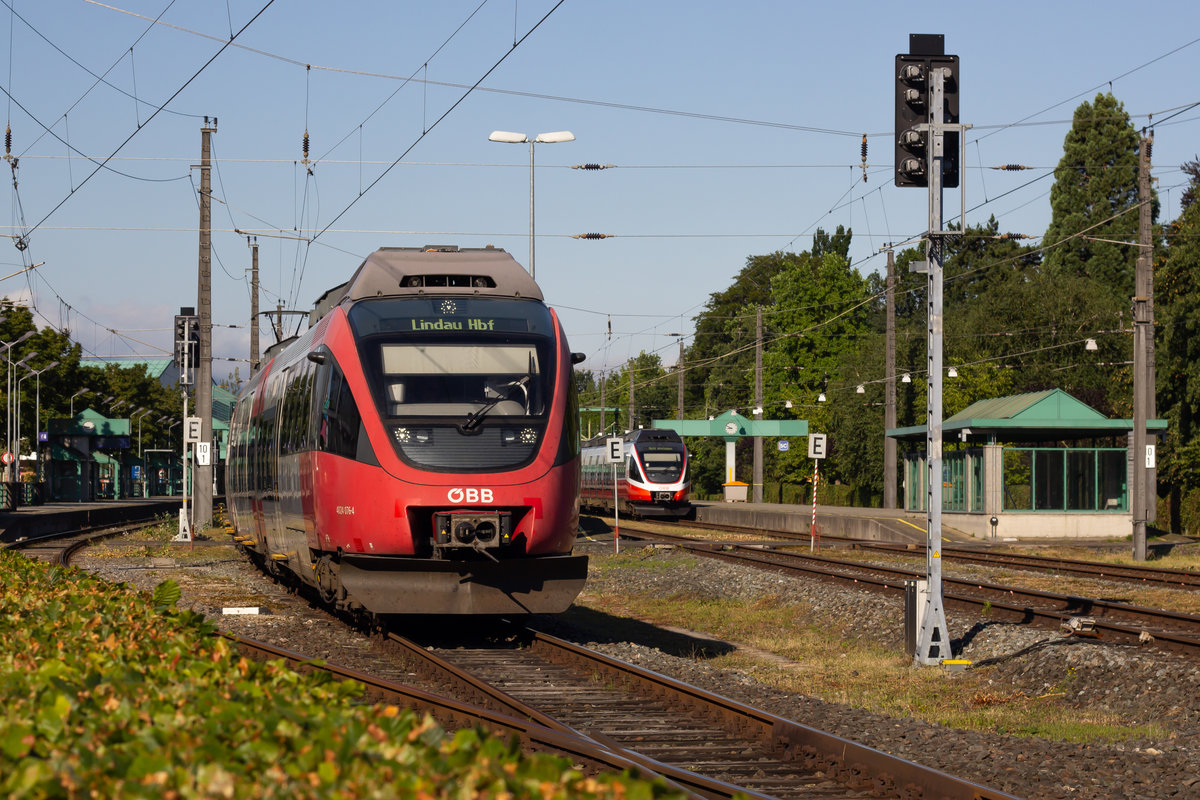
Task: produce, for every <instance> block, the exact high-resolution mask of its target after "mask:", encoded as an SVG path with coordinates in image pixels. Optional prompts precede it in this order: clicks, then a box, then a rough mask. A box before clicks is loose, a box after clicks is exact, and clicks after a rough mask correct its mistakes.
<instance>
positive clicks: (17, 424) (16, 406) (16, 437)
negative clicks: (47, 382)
mask: <svg viewBox="0 0 1200 800" xmlns="http://www.w3.org/2000/svg"><path fill="white" fill-rule="evenodd" d="M36 355H37V352H36V351H34V352H32V353H27V354H26V355H25V357H24V358H22V359H21V360H20V361H18V362H17V366H18V367H24V368H25V371H26V374H25V375H22V376H21V377H19V378H17V396H16V400H15V402H14V403H13V411H14V414H13V416H14V418H15V421H14V423H13V441H14V442H16V445H17V448H16V449H17V452H16V454H15V455H16V460H15V461H14V462H13V463H15V464H16V465H17V476H16V477H17V479H18V480H20V478H21V383H22V382H23V381H24V380H25V379H26V378H31V377H33V376H34V375H37V376H38V380H39V381H40V380H41V374H42V373H43V372H45V371H46V370H47V369H48V367H42V368H41V369H34V368H33V367H31V366H29V365H28V364H26V363H25V362H26V361H28V360H29V359H31V358H33V357H34V356H36ZM57 364H58V362H57V361H55V362H54V365H57ZM35 422H36V420H35ZM35 427H36V425H35Z"/></svg>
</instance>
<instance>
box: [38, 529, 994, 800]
mask: <svg viewBox="0 0 1200 800" xmlns="http://www.w3.org/2000/svg"><path fill="white" fill-rule="evenodd" d="M115 533H117V531H108V532H106V534H107V535H114V534H115ZM97 535H101V534H99V533H98V532H90V533H89V534H87V535H86V536H84V535H80V536H72V537H67V538H66V539H63V540H60V541H59V542H58V544H57V548H58V549H59V551H62V550H64V549H67V548H70V549H71V550H74V549H75V548H76V547H78V546H79V545H80V544H81V540H84V539H86V538H88V537H93V536H97ZM54 547H55V545H51V544H50V543H48V542H43V543H41V544H39V545H38V546H37V548H35V551H36V557H39V558H45V559H47V560H52V559H55V558H57V557H58V556H56V555H55V554H53V553H51V550H52V549H53V548H54ZM27 549H28V548H27ZM31 554H32V553H31ZM65 557H66V558H69V554H67V555H66V556H65ZM230 638H231V639H232V640H233V641H234V642H235V643H236V644H237V645H238V647H240V648H242V649H243V651H244V652H245V653H246V654H247V655H248V656H251V657H255V658H282V659H284V660H285V661H287V662H289V663H290V664H293V665H295V666H296V667H297V668H298V669H327V670H329V671H331V672H332V673H333V674H334V675H335V676H336V677H338V678H340V679H347V680H354V681H356V682H358V683H360V684H361V685H362V686H363V687H364V692H365V694H366V697H367V698H368V699H369V700H371V701H384V702H388V703H392V704H397V705H404V706H407V707H413V708H417V709H420V710H424V711H427V712H429V713H430V714H431V715H433V716H434V717H435V718H436V719H438V720H439V721H441V722H442V723H443V724H444V725H446V726H447V727H450V728H455V727H461V726H466V725H469V726H474V725H478V726H481V727H484V728H486V729H490V730H495V731H500V732H501V733H502V734H503V735H514V736H517V737H519V738H520V740H521V741H522V742H523V743H525V745H526V746H528V747H530V748H533V749H539V750H549V751H554V752H558V753H561V754H564V755H566V756H568V757H569V758H571V759H572V760H573V761H574V762H575V763H577V764H579V765H580V766H581V767H584V768H588V769H597V770H600V769H604V770H618V771H619V770H624V769H631V770H637V771H640V772H642V773H643V774H648V775H659V776H662V777H663V778H664V779H665V780H667V781H668V782H669V783H671V784H672V785H674V786H675V787H677V788H679V789H681V790H683V791H685V792H687V793H688V794H689V795H691V796H695V797H703V798H726V797H732V796H734V795H738V794H740V795H745V796H749V797H763V798H765V797H781V798H802V797H821V798H864V797H883V798H905V800H914V799H915V798H947V799H950V800H953V799H955V798H963V800H967V798H971V799H972V800H1006V799H1010V798H1012V797H1013V796H1012V795H1008V794H1006V793H1003V792H999V791H996V790H992V789H988V788H986V787H983V786H980V785H978V784H975V783H972V782H971V781H969V780H964V779H961V778H957V777H953V776H950V775H947V774H945V773H942V772H940V771H938V770H934V769H930V768H927V767H925V766H922V765H920V764H918V763H915V762H911V761H907V760H904V759H901V758H897V757H894V756H890V755H887V754H885V753H882V752H880V751H877V750H873V749H872V748H869V747H866V746H863V745H860V744H857V743H855V742H852V741H850V740H847V739H842V738H839V737H837V736H833V735H831V734H827V733H824V732H821V731H819V730H816V729H812V728H808V727H805V726H804V725H801V724H799V723H796V722H792V721H789V720H785V719H782V718H779V717H777V716H775V715H772V714H770V713H769V712H765V711H761V710H758V709H753V708H750V707H748V706H744V705H742V704H740V703H737V702H736V701H732V700H729V699H726V698H722V697H719V696H717V695H712V694H710V693H707V692H704V691H702V690H699V689H696V688H694V687H690V686H687V685H686V684H683V683H680V682H678V681H674V680H672V679H669V678H666V677H664V676H661V675H657V674H655V673H651V672H647V671H644V670H640V669H638V668H636V667H634V666H631V665H628V664H625V663H624V662H621V661H617V660H615V659H612V658H609V657H607V656H604V655H602V654H599V653H595V652H594V651H590V650H586V649H585V648H581V647H578V646H576V645H573V644H570V643H568V642H565V641H563V640H560V639H555V638H554V637H550V636H547V635H545V634H541V633H537V632H534V631H530V630H523V629H522V630H514V631H513V632H511V633H509V634H508V635H506V636H502V637H499V638H497V637H494V636H493V637H491V638H490V639H489V640H488V642H487V643H486V644H484V645H482V646H472V647H453V648H443V649H437V650H436V651H434V652H431V651H430V650H427V649H426V647H425V646H423V645H422V644H418V643H415V642H411V641H407V640H403V639H400V638H399V637H389V639H388V641H389V642H390V647H389V648H385V649H383V652H382V654H381V655H379V656H377V657H376V660H375V661H374V662H373V663H372V665H371V666H370V667H369V668H368V669H367V670H365V671H364V670H351V669H346V668H342V667H338V666H334V665H325V664H319V663H313V660H312V659H310V658H309V657H307V656H305V655H304V654H301V653H296V652H291V651H287V650H282V649H279V648H276V647H273V646H271V645H267V644H264V643H261V642H255V641H251V640H249V639H246V638H242V637H230ZM397 650H398V651H400V652H402V653H403V661H404V663H403V664H401V663H399V662H400V659H398V658H397V652H396V651H397ZM414 671H415V672H418V673H420V674H421V675H422V676H423V677H421V678H420V679H417V678H416V676H414V675H413V672H414ZM381 675H383V676H388V677H379V676H381ZM409 679H412V680H411V681H410V680H409ZM401 681H403V683H402V682H401ZM409 682H415V683H419V684H421V686H420V688H415V687H413V686H409V685H405V684H406V683H409Z"/></svg>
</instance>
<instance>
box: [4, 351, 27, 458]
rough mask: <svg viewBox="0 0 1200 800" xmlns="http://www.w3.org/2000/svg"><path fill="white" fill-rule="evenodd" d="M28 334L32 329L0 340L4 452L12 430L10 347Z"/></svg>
mask: <svg viewBox="0 0 1200 800" xmlns="http://www.w3.org/2000/svg"><path fill="white" fill-rule="evenodd" d="M30 336H33V331H25V332H24V333H23V334H21V335H20V337H18V338H16V339H14V340H13V341H11V342H0V347H3V348H4V359H5V364H6V367H5V370H4V378H5V387H6V390H5V391H6V394H5V414H4V431H5V433H4V452H6V453H7V452H8V450H9V445H10V444H11V439H10V438H9V432H10V431H11V430H12V429H11V428H10V427H9V423H10V420H11V419H12V387H13V385H12V349H13V348H14V347H16V346H17V345H19V344H20V343H21V342H23V341H25V340H26V339H28V338H29V337H30ZM8 471H9V467H8V466H7V465H6V466H5V467H4V477H5V480H7V479H8Z"/></svg>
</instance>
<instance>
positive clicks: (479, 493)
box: [446, 486, 492, 503]
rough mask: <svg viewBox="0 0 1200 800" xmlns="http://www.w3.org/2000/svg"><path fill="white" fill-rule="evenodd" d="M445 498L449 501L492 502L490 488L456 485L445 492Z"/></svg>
mask: <svg viewBox="0 0 1200 800" xmlns="http://www.w3.org/2000/svg"><path fill="white" fill-rule="evenodd" d="M446 499H447V500H449V501H450V502H451V503H463V502H466V503H490V502H492V490H491V489H463V488H461V487H458V486H456V487H454V488H453V489H451V490H450V491H448V492H446Z"/></svg>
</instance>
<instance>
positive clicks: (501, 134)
mask: <svg viewBox="0 0 1200 800" xmlns="http://www.w3.org/2000/svg"><path fill="white" fill-rule="evenodd" d="M488 141H490V142H505V143H507V144H523V143H525V142H528V141H529V137H528V136H526V135H525V134H523V133H513V132H512V131H492V135H491V136H489V137H488Z"/></svg>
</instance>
